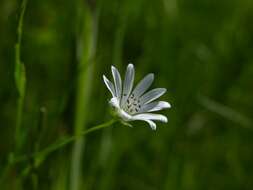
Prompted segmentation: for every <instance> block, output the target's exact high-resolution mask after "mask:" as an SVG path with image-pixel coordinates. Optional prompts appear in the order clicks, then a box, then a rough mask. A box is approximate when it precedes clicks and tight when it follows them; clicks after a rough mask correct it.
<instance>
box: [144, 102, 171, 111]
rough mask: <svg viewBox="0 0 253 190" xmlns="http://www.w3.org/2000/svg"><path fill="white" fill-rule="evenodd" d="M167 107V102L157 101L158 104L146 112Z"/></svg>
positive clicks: (168, 104)
mask: <svg viewBox="0 0 253 190" xmlns="http://www.w3.org/2000/svg"><path fill="white" fill-rule="evenodd" d="M168 108H171V105H170V103H169V102H164V101H159V102H158V104H157V105H156V106H155V107H154V108H153V109H150V110H149V111H148V112H153V111H159V110H163V109H168Z"/></svg>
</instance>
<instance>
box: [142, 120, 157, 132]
mask: <svg viewBox="0 0 253 190" xmlns="http://www.w3.org/2000/svg"><path fill="white" fill-rule="evenodd" d="M143 121H146V122H148V124H149V126H150V127H151V129H152V130H156V124H155V122H153V121H151V120H143Z"/></svg>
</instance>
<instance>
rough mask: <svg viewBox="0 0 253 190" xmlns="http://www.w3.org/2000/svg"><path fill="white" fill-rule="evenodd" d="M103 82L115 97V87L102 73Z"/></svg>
mask: <svg viewBox="0 0 253 190" xmlns="http://www.w3.org/2000/svg"><path fill="white" fill-rule="evenodd" d="M103 79H104V83H105V85H106V87H107V88H108V90H109V91H110V92H111V94H112V96H113V97H116V93H115V88H114V85H113V84H112V82H111V81H109V80H108V79H107V78H106V76H105V75H103Z"/></svg>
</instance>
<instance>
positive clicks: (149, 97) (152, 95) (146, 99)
mask: <svg viewBox="0 0 253 190" xmlns="http://www.w3.org/2000/svg"><path fill="white" fill-rule="evenodd" d="M165 92H166V89H165V88H155V89H153V90H150V91H149V92H147V93H145V94H144V95H143V96H142V97H141V98H140V101H141V104H148V103H150V102H152V101H153V100H156V99H157V98H159V97H160V96H162V95H163V94H164V93H165Z"/></svg>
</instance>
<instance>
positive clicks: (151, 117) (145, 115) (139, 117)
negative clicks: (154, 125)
mask: <svg viewBox="0 0 253 190" xmlns="http://www.w3.org/2000/svg"><path fill="white" fill-rule="evenodd" d="M132 120H155V121H161V122H164V123H167V122H168V119H167V117H165V116H164V115H161V114H154V113H142V114H137V115H134V116H132Z"/></svg>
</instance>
